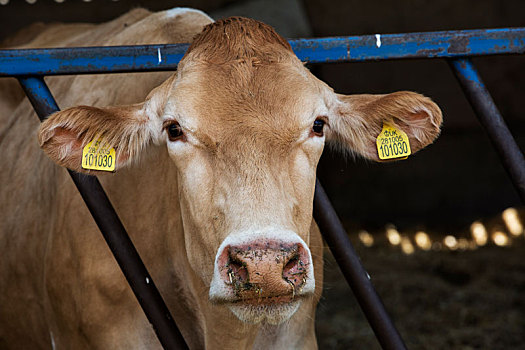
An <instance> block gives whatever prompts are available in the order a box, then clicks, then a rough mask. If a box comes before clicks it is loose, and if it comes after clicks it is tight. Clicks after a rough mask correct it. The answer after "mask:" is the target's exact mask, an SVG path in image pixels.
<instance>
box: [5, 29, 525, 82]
mask: <svg viewBox="0 0 525 350" xmlns="http://www.w3.org/2000/svg"><path fill="white" fill-rule="evenodd" d="M290 44H291V46H292V48H293V50H294V52H295V53H296V54H297V56H298V57H299V59H301V60H302V61H305V62H309V63H321V62H355V61H369V60H390V59H402V58H455V57H462V56H479V55H501V54H523V53H525V28H503V29H477V30H460V31H444V32H426V33H408V34H384V35H364V36H349V37H334V38H317V39H296V40H290ZM187 48H188V44H173V45H142V46H106V47H80V48H56V49H23V50H21V49H17V50H0V77H2V76H20V75H68V74H95V73H110V72H111V73H119V72H140V71H146V70H147V71H163V70H164V71H165V70H175V69H176V68H177V63H178V62H179V61H180V59H181V58H182V56H183V55H184V53H185V52H186V50H187Z"/></svg>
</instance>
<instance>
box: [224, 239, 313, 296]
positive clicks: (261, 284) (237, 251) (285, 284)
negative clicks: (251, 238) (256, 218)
mask: <svg viewBox="0 0 525 350" xmlns="http://www.w3.org/2000/svg"><path fill="white" fill-rule="evenodd" d="M217 263H218V264H219V266H218V267H219V272H220V275H221V278H222V280H223V281H224V283H226V285H228V286H229V287H230V288H232V289H233V291H234V292H235V295H236V296H237V297H238V298H240V299H242V300H243V301H248V300H250V299H252V300H258V301H259V302H260V301H261V299H263V298H266V300H267V301H270V302H271V301H275V302H279V301H285V300H286V299H290V297H291V298H292V299H293V298H294V297H295V295H296V294H297V293H299V292H300V291H301V289H302V287H303V286H304V284H305V283H306V279H307V271H308V266H309V264H310V258H309V255H308V253H307V250H306V249H305V247H303V245H302V244H300V243H283V242H277V241H267V240H266V241H265V240H263V241H257V242H252V243H250V244H243V245H236V246H226V247H225V248H224V250H223V252H222V253H221V254H220V256H219V259H218V261H217ZM279 297H280V298H279ZM283 297H285V298H284V299H283ZM286 297H287V298H286Z"/></svg>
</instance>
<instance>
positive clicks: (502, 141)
mask: <svg viewBox="0 0 525 350" xmlns="http://www.w3.org/2000/svg"><path fill="white" fill-rule="evenodd" d="M449 63H450V67H451V68H452V70H453V71H454V74H455V75H456V78H457V79H458V81H459V82H460V84H461V87H462V88H463V91H464V92H465V95H466V96H467V99H468V100H469V102H470V104H471V105H472V108H473V109H474V111H475V112H476V115H477V117H478V119H479V121H480V122H481V124H482V125H483V126H484V127H485V130H486V132H487V133H488V135H489V137H490V139H491V141H492V144H493V145H494V148H496V151H497V152H498V154H499V156H500V158H501V162H502V163H503V166H504V168H505V170H506V171H507V172H508V174H509V176H510V178H511V180H512V183H513V184H514V186H515V187H516V190H517V191H518V194H519V196H520V198H521V201H522V202H523V203H525V158H524V157H523V152H521V150H520V148H519V147H518V144H517V143H516V140H515V139H514V137H513V136H512V134H511V133H510V130H509V128H508V127H507V125H506V124H505V120H504V119H503V117H502V116H501V114H500V112H499V110H498V107H497V106H496V104H495V103H494V100H493V99H492V96H491V95H490V93H489V92H488V90H487V88H486V87H485V85H484V84H483V81H482V80H481V77H480V76H479V74H478V72H477V70H476V68H475V67H474V65H473V64H472V62H471V61H470V59H468V58H461V59H454V60H450V61H449Z"/></svg>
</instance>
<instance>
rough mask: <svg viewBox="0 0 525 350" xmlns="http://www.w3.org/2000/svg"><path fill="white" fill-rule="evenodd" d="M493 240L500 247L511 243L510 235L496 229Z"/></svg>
mask: <svg viewBox="0 0 525 350" xmlns="http://www.w3.org/2000/svg"><path fill="white" fill-rule="evenodd" d="M492 241H493V242H494V244H496V245H498V246H500V247H504V246H506V245H509V244H510V240H509V236H507V235H506V234H505V233H503V232H501V231H494V232H493V233H492Z"/></svg>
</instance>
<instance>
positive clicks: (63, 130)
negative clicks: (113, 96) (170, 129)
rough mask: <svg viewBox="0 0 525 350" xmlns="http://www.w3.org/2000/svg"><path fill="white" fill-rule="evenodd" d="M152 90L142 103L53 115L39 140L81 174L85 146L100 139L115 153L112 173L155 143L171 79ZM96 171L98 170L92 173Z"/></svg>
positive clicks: (56, 159) (76, 109)
mask: <svg viewBox="0 0 525 350" xmlns="http://www.w3.org/2000/svg"><path fill="white" fill-rule="evenodd" d="M174 76H175V75H173V76H172V78H170V79H168V80H166V81H165V82H164V83H163V84H161V85H160V86H158V87H157V88H155V89H154V90H153V91H151V93H150V94H149V95H148V97H147V98H146V101H145V102H143V103H138V104H134V105H128V106H116V107H103V108H99V107H89V106H78V107H72V108H68V109H65V110H63V111H59V112H56V113H54V114H52V115H51V116H50V117H49V118H48V119H46V120H45V121H44V122H43V123H42V124H41V126H40V130H39V132H38V141H39V144H40V147H41V148H42V149H43V150H44V152H45V153H46V154H47V155H48V156H49V157H50V158H51V159H52V160H53V161H54V162H55V163H57V164H58V165H61V166H64V167H66V168H69V169H71V170H75V171H77V172H83V173H92V172H93V170H88V169H85V168H83V167H82V160H83V150H84V147H85V146H86V145H87V144H89V143H90V142H92V141H95V142H96V141H97V140H100V141H101V142H102V143H103V145H104V146H105V148H106V149H110V148H113V149H114V150H115V156H116V161H115V160H113V159H112V161H114V162H115V169H114V170H115V171H117V170H118V169H119V168H122V167H124V166H126V165H128V164H129V163H130V162H132V161H133V160H134V159H137V158H138V156H139V155H140V153H141V152H142V150H143V149H144V148H146V147H147V146H148V145H149V144H151V143H158V142H160V139H161V134H162V118H161V116H162V113H163V110H164V106H165V105H166V101H167V97H168V94H169V91H170V89H171V86H172V83H173V79H174V78H173V77H174ZM95 171H97V170H95Z"/></svg>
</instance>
